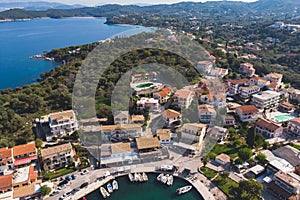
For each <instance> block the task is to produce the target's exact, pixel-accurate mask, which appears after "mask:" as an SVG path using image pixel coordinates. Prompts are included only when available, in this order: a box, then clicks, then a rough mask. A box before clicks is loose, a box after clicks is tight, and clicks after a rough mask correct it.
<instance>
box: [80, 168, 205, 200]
mask: <svg viewBox="0 0 300 200" xmlns="http://www.w3.org/2000/svg"><path fill="white" fill-rule="evenodd" d="M147 175H148V179H149V180H148V181H147V182H142V183H131V182H130V181H129V179H128V176H122V177H119V178H117V179H116V180H117V181H118V184H119V189H118V190H116V191H114V192H113V193H111V194H110V196H109V197H108V198H107V199H109V200H203V198H202V196H201V195H200V194H199V193H198V192H197V190H196V189H195V188H192V190H190V191H189V192H188V193H185V194H182V195H178V194H177V193H176V189H177V188H179V187H183V186H186V185H189V183H188V182H187V181H185V180H182V179H180V178H176V177H175V178H174V182H173V185H172V186H167V185H164V184H162V183H160V182H158V181H157V180H156V176H157V174H154V173H149V174H147ZM104 187H105V189H106V185H104ZM85 197H86V199H87V200H102V199H104V198H103V197H102V195H101V193H100V191H99V189H98V190H95V191H94V192H92V193H90V194H88V195H87V196H85Z"/></svg>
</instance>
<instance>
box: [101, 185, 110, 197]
mask: <svg viewBox="0 0 300 200" xmlns="http://www.w3.org/2000/svg"><path fill="white" fill-rule="evenodd" d="M100 193H101V194H102V196H103V198H107V197H109V195H110V194H109V193H108V192H107V191H106V189H105V188H104V187H100Z"/></svg>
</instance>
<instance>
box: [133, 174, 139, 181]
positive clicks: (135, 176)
mask: <svg viewBox="0 0 300 200" xmlns="http://www.w3.org/2000/svg"><path fill="white" fill-rule="evenodd" d="M134 181H139V175H138V173H134Z"/></svg>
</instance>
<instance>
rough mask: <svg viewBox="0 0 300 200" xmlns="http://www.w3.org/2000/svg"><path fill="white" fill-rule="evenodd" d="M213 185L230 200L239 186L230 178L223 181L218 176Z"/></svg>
mask: <svg viewBox="0 0 300 200" xmlns="http://www.w3.org/2000/svg"><path fill="white" fill-rule="evenodd" d="M213 183H214V184H216V185H217V186H218V187H219V188H220V189H221V190H222V191H223V192H224V193H225V194H226V195H227V196H228V197H229V198H230V199H233V198H234V195H233V194H234V193H233V192H234V190H235V188H237V187H238V186H239V184H238V183H237V182H235V181H233V180H231V179H230V178H225V180H224V179H223V178H222V177H221V176H218V177H217V178H216V179H214V180H213Z"/></svg>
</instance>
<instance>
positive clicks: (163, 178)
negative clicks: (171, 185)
mask: <svg viewBox="0 0 300 200" xmlns="http://www.w3.org/2000/svg"><path fill="white" fill-rule="evenodd" d="M168 176H169V175H168V174H167V175H166V176H162V177H161V179H160V181H161V182H162V183H163V184H166V183H167V181H168Z"/></svg>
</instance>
